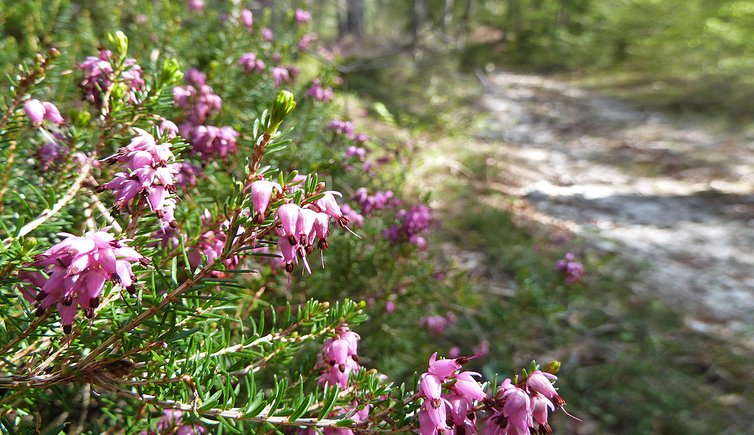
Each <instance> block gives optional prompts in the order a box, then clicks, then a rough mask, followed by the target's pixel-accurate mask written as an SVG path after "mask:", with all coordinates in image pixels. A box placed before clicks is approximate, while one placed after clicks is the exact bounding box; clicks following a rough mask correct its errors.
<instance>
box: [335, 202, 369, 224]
mask: <svg viewBox="0 0 754 435" xmlns="http://www.w3.org/2000/svg"><path fill="white" fill-rule="evenodd" d="M340 211H342V212H343V216H345V217H346V219H348V222H350V223H351V225H352V226H354V227H356V228H362V227H364V216H362V215H361V214H360V213H359V212H357V211H356V210H354V209H352V208H351V206H350V205H348V204H343V205H342V206H340Z"/></svg>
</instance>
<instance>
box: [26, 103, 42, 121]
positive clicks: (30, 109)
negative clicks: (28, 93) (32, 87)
mask: <svg viewBox="0 0 754 435" xmlns="http://www.w3.org/2000/svg"><path fill="white" fill-rule="evenodd" d="M24 112H26V116H28V117H29V119H30V120H31V122H32V123H34V124H41V123H42V121H43V120H44V118H45V107H44V105H43V104H42V102H40V101H39V100H35V99H31V100H26V102H25V103H24Z"/></svg>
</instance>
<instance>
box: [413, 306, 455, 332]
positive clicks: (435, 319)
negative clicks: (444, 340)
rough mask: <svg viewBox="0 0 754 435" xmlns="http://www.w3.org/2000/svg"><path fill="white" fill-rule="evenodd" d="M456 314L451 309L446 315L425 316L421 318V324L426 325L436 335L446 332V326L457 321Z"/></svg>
mask: <svg viewBox="0 0 754 435" xmlns="http://www.w3.org/2000/svg"><path fill="white" fill-rule="evenodd" d="M456 320H457V318H456V315H455V314H454V313H453V312H452V311H449V312H448V313H447V314H446V315H444V316H439V315H436V316H425V317H422V318H421V319H419V326H424V327H425V328H427V329H429V331H430V332H431V333H432V334H434V335H441V334H442V333H443V332H445V328H447V327H448V326H450V325H452V324H454V323H456Z"/></svg>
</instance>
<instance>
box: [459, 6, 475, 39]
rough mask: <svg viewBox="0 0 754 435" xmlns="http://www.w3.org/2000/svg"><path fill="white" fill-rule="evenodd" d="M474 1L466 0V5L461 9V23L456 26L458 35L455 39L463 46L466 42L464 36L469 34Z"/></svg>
mask: <svg viewBox="0 0 754 435" xmlns="http://www.w3.org/2000/svg"><path fill="white" fill-rule="evenodd" d="M473 3H474V0H466V5H465V7H464V8H463V14H462V15H461V22H460V25H459V26H458V34H457V36H456V39H457V40H458V42H459V44H463V42H464V41H465V40H466V36H468V34H469V24H470V23H471V11H472V8H473V7H474V5H473Z"/></svg>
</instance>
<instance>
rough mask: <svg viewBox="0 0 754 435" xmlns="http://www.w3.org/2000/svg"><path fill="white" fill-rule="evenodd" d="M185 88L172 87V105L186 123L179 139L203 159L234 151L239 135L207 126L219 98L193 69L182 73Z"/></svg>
mask: <svg viewBox="0 0 754 435" xmlns="http://www.w3.org/2000/svg"><path fill="white" fill-rule="evenodd" d="M185 80H186V86H176V87H175V88H173V100H174V102H175V105H176V106H178V107H180V108H181V109H183V110H184V115H185V117H186V121H185V122H184V123H182V124H181V126H180V132H181V136H183V137H185V138H186V139H188V141H189V142H190V143H191V148H192V151H193V152H194V153H195V154H198V155H200V156H201V157H202V158H203V159H204V160H212V159H214V158H215V157H216V156H220V157H221V158H224V157H226V156H227V155H228V154H230V153H234V152H235V151H236V149H237V140H238V136H240V133H238V132H237V131H235V130H234V129H233V128H232V127H229V126H223V127H216V126H213V125H207V121H208V118H209V117H211V116H213V115H216V114H218V113H220V110H221V109H222V98H220V96H219V95H217V94H215V93H214V91H213V90H212V87H211V86H209V85H208V84H207V77H206V76H205V75H204V73H203V72H201V71H199V70H198V69H196V68H191V69H189V71H188V72H187V73H186V77H185Z"/></svg>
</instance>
